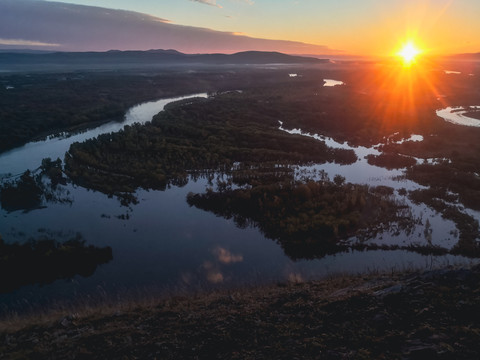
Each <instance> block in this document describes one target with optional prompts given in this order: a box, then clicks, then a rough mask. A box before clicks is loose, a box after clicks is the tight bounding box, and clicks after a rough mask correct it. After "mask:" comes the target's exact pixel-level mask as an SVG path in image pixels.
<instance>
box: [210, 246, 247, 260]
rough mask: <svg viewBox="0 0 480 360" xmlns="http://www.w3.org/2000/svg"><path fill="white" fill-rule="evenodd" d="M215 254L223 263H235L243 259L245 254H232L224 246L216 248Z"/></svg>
mask: <svg viewBox="0 0 480 360" xmlns="http://www.w3.org/2000/svg"><path fill="white" fill-rule="evenodd" d="M213 254H214V255H215V257H216V258H217V260H218V261H219V262H221V263H222V264H234V263H237V262H242V261H243V255H241V254H232V253H231V252H230V251H228V250H227V249H224V248H222V247H217V248H215V249H214V250H213Z"/></svg>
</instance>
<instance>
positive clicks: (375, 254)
mask: <svg viewBox="0 0 480 360" xmlns="http://www.w3.org/2000/svg"><path fill="white" fill-rule="evenodd" d="M191 96H203V97H205V96H207V95H206V94H196V95H191ZM184 98H187V97H182V98H174V99H163V100H159V101H155V102H148V103H144V104H141V105H138V106H135V107H133V108H131V109H130V110H129V111H128V112H127V114H126V115H125V120H124V122H122V123H109V124H105V125H102V126H100V127H98V128H95V129H92V130H88V131H85V132H83V133H81V134H76V135H73V136H68V135H67V134H64V136H60V137H51V138H47V139H46V140H44V141H40V142H32V143H29V144H26V145H25V146H23V147H21V148H18V149H14V150H11V151H8V152H5V153H3V154H0V174H1V176H3V177H4V178H11V177H15V176H18V174H21V173H22V172H24V171H25V170H26V169H32V170H33V169H36V168H38V166H39V165H40V162H41V159H43V158H45V157H50V158H52V159H56V158H57V157H60V158H63V156H64V154H65V152H66V151H68V148H69V146H70V144H71V143H73V142H75V141H84V140H85V139H88V138H92V137H95V136H98V135H99V134H101V133H107V132H113V131H119V130H120V129H122V128H123V127H124V126H125V125H127V124H132V123H135V122H138V123H145V122H147V121H150V120H151V119H152V117H153V115H155V114H157V113H158V112H160V111H161V110H162V109H163V107H164V106H165V105H166V104H167V103H169V102H172V101H176V100H180V99H184ZM282 126H283V124H280V127H279V128H280V129H281V130H283V131H288V132H291V133H296V134H302V135H305V136H313V137H316V138H318V139H319V140H321V141H325V142H326V143H327V145H329V146H331V147H342V148H351V147H350V146H348V145H347V144H340V143H337V142H335V141H334V140H333V139H329V138H325V137H322V136H320V135H312V134H303V133H302V132H301V130H300V129H297V130H287V129H284V128H283V127H282ZM352 149H353V150H354V151H355V152H356V153H357V156H358V157H359V160H358V161H357V162H356V163H355V164H352V165H346V166H340V165H337V164H323V165H315V166H309V167H298V168H297V169H296V171H297V177H301V176H304V175H308V176H310V177H315V174H318V173H319V172H320V171H322V170H323V171H325V172H326V173H328V175H329V176H330V178H333V176H334V175H336V174H340V175H342V176H344V177H345V178H346V180H347V181H350V182H355V183H364V184H369V185H387V186H392V187H393V188H394V189H396V190H398V189H400V188H407V189H413V188H418V185H417V184H415V183H412V182H410V181H406V180H402V179H401V178H399V176H401V175H402V171H401V170H393V171H389V170H386V169H383V168H379V167H375V166H371V165H369V164H368V163H367V161H366V160H365V158H364V157H365V156H366V155H367V154H370V153H373V154H376V153H378V151H377V150H375V148H374V147H372V148H362V147H358V148H352ZM207 185H208V181H207V180H206V179H203V178H201V179H198V180H196V181H193V180H191V181H189V182H188V184H187V185H186V186H184V187H176V186H171V187H170V188H168V189H167V190H166V191H147V190H143V189H140V190H138V192H137V194H136V195H137V197H138V199H139V203H138V204H137V205H134V206H133V208H132V209H131V210H129V209H128V208H125V207H122V206H121V205H120V203H119V201H118V200H117V199H116V198H109V197H107V196H106V195H104V194H102V193H99V192H95V191H91V190H88V189H85V188H82V187H79V186H76V185H71V184H69V185H66V186H64V192H65V194H66V196H67V197H68V198H69V199H70V200H71V201H70V202H67V203H48V204H46V205H47V206H46V207H44V208H42V209H36V210H32V211H29V212H21V211H14V212H7V211H5V210H3V209H0V219H1V220H0V234H1V235H2V237H3V238H4V240H5V241H7V242H24V241H27V239H29V238H30V237H38V236H39V234H50V235H51V236H53V237H55V238H57V239H58V240H62V239H67V238H69V237H71V236H72V235H73V234H75V233H80V234H81V235H82V236H83V238H84V239H85V240H86V241H87V243H88V244H93V245H96V246H110V247H112V249H113V260H112V261H110V262H109V263H107V264H104V265H101V266H100V267H99V268H98V269H97V270H96V272H95V273H94V275H93V276H90V277H88V278H84V277H81V276H76V277H75V278H73V279H71V280H69V281H65V280H58V281H55V282H53V283H51V284H48V285H43V286H38V285H31V286H24V287H22V288H20V289H18V290H16V291H14V292H12V293H9V294H3V295H0V304H1V305H0V306H1V307H0V312H2V311H6V312H10V311H16V310H23V309H29V308H32V309H33V308H35V307H36V306H42V305H45V304H52V302H55V303H57V302H58V303H61V302H70V301H75V300H76V299H78V298H82V299H85V298H89V299H97V298H100V299H101V298H105V297H108V298H113V299H115V298H121V297H127V298H128V297H130V296H134V294H153V293H155V294H156V293H161V292H163V291H173V292H175V291H190V290H198V289H209V288H212V287H218V286H224V287H236V286H241V285H252V284H253V285H255V284H264V283H272V282H276V281H288V280H308V279H316V278H321V277H323V276H327V275H331V274H335V273H358V272H366V271H376V270H403V269H406V268H416V267H419V268H425V267H431V266H437V265H438V266H440V265H446V264H453V263H466V262H468V261H469V260H467V259H465V258H462V257H454V256H443V257H435V256H423V255H419V254H416V253H410V252H406V251H370V252H358V251H353V252H348V253H341V254H337V255H334V256H326V257H324V258H322V259H316V260H300V261H292V260H291V259H290V258H288V257H287V256H286V255H285V254H284V252H283V250H282V249H281V247H280V246H279V245H278V244H277V243H275V242H274V241H272V240H270V239H268V238H265V237H264V236H263V235H262V234H261V233H260V232H259V231H258V230H257V229H255V228H251V227H247V228H246V229H240V228H238V227H237V226H236V225H235V224H234V222H233V220H225V219H223V218H220V217H217V216H215V215H213V214H211V213H208V212H204V211H202V210H199V209H196V208H194V207H189V206H188V204H187V202H186V200H185V199H186V196H187V194H188V193H189V192H203V191H204V190H205V188H206V186H207ZM402 201H405V203H407V204H408V205H409V206H411V207H412V209H413V212H414V214H415V216H417V217H421V218H423V219H426V218H429V219H430V220H429V221H430V222H431V224H432V228H433V229H435V230H434V232H433V234H432V235H433V243H434V244H437V245H441V246H444V247H447V248H449V247H451V246H452V245H454V243H455V241H456V239H455V238H453V237H452V235H451V232H452V230H454V228H455V227H454V224H453V223H452V222H450V221H446V220H443V219H442V218H441V216H439V215H438V214H435V212H433V211H432V210H430V209H428V208H427V207H425V206H423V207H422V206H414V205H413V204H412V203H411V202H410V201H409V200H408V199H407V198H406V197H404V198H403V200H402ZM125 214H128V220H125V216H124V215H125ZM122 215H123V216H122ZM422 231H423V227H422V226H420V225H419V227H418V229H415V231H414V232H413V234H412V235H411V236H408V237H407V236H397V237H393V236H390V235H389V234H381V235H379V236H378V237H377V238H376V239H373V240H372V241H375V242H378V243H387V244H391V243H399V242H400V243H402V244H409V243H415V242H422V241H424V239H422V238H421V236H422V235H421V234H422Z"/></svg>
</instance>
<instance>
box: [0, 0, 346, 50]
mask: <svg viewBox="0 0 480 360" xmlns="http://www.w3.org/2000/svg"><path fill="white" fill-rule="evenodd" d="M192 1H193V0H192ZM238 1H240V0H238ZM242 1H245V0H242ZM207 2H209V3H210V4H213V5H215V4H216V3H217V2H216V1H213V0H208V1H207ZM203 3H205V1H203ZM0 34H1V37H2V38H3V39H4V40H8V41H10V42H13V41H16V43H17V44H19V45H20V46H24V47H34V46H42V49H46V50H48V49H49V48H50V49H51V50H56V51H107V50H112V49H115V50H149V49H175V50H178V51H180V52H184V53H235V52H240V51H247V50H257V51H279V52H284V53H287V54H322V55H325V54H331V53H335V52H333V51H332V50H331V49H329V48H328V47H326V46H322V45H312V44H306V43H301V42H296V41H283V40H268V39H259V38H252V37H249V36H245V35H241V34H238V35H234V34H233V33H229V32H222V31H215V30H211V29H206V28H199V27H193V26H184V25H178V24H171V23H168V22H167V20H165V19H162V18H159V17H154V16H151V15H147V14H141V13H137V12H132V11H124V10H114V9H105V8H100V7H94V6H83V5H73V4H67V3H60V2H50V1H38V0H0ZM13 39H23V40H13ZM22 41H23V42H22ZM29 42H30V43H29ZM8 46H14V45H8V44H1V43H0V47H3V48H6V47H8ZM336 53H338V52H336Z"/></svg>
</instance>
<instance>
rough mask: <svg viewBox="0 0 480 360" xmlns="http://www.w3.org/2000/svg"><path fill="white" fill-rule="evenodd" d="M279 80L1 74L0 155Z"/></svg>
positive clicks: (251, 73)
mask: <svg viewBox="0 0 480 360" xmlns="http://www.w3.org/2000/svg"><path fill="white" fill-rule="evenodd" d="M282 78H283V79H284V73H283V72H282V73H281V74H279V73H276V72H265V71H263V72H262V71H260V70H256V69H250V70H248V69H246V70H235V71H221V72H218V71H213V70H211V71H208V70H198V71H195V72H192V73H188V72H183V71H180V72H174V71H170V72H169V71H163V72H155V71H147V72H143V71H110V72H106V71H104V72H98V71H97V72H96V71H84V72H69V73H31V74H14V75H11V74H0V152H3V151H5V150H8V149H11V148H14V147H17V146H20V145H23V144H24V143H26V142H28V141H31V140H34V139H39V138H42V137H45V136H47V135H51V134H55V133H60V132H63V131H68V132H76V131H80V130H83V129H86V128H91V127H94V126H98V125H99V124H101V123H105V122H109V121H112V120H118V121H120V120H122V119H123V117H124V114H125V112H126V110H127V109H128V108H130V107H132V106H133V105H136V104H138V103H141V102H145V101H150V100H157V99H159V98H168V97H173V96H179V95H185V94H189V93H198V92H215V91H226V90H236V89H241V88H244V87H245V86H258V85H259V84H267V83H269V82H271V81H281V80H279V79H282ZM285 80H286V79H284V81H285Z"/></svg>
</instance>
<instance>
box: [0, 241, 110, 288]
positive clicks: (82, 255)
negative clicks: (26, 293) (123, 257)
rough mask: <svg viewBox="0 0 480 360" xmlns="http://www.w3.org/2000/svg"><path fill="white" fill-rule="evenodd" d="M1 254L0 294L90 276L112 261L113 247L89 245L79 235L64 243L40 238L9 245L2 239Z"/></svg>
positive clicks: (0, 243)
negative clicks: (29, 286)
mask: <svg viewBox="0 0 480 360" xmlns="http://www.w3.org/2000/svg"><path fill="white" fill-rule="evenodd" d="M0 254H1V256H0V272H1V273H2V274H3V276H1V277H0V293H8V292H11V291H13V290H15V289H17V288H19V287H21V286H24V285H31V284H48V283H51V282H53V281H55V280H58V279H70V278H73V277H74V276H76V275H80V276H84V277H88V276H91V275H93V273H94V272H95V270H96V268H97V267H98V266H99V265H101V264H106V263H108V262H109V261H110V260H112V258H113V257H112V249H111V248H110V247H103V248H99V247H95V246H93V245H86V244H85V240H83V239H82V238H81V236H80V235H77V236H76V237H74V238H72V239H70V240H68V241H65V242H62V243H60V242H57V241H55V240H53V239H49V238H41V239H31V240H29V241H28V242H26V243H24V244H19V243H13V244H8V243H5V241H4V240H2V238H1V236H0Z"/></svg>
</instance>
